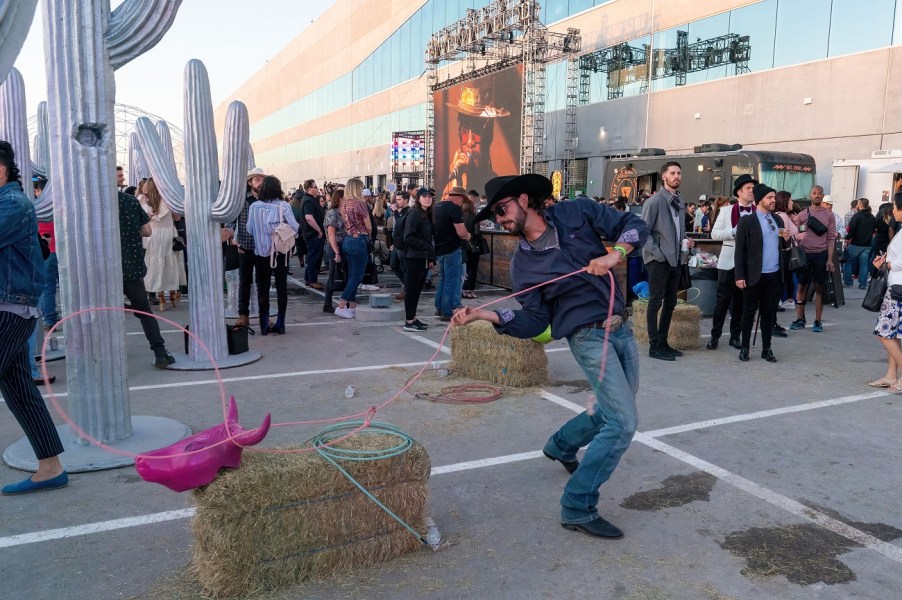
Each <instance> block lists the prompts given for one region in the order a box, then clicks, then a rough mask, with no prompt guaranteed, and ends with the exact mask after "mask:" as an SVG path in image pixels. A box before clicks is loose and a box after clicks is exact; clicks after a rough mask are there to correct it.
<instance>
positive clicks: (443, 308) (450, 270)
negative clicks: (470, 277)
mask: <svg viewBox="0 0 902 600" xmlns="http://www.w3.org/2000/svg"><path fill="white" fill-rule="evenodd" d="M462 261H463V258H462V256H461V250H460V248H458V249H457V250H455V251H454V252H451V253H449V254H442V255H441V256H438V257H436V262H437V263H438V268H439V269H441V273H442V277H441V279H439V282H438V286H437V287H436V288H435V310H437V311H438V312H440V313H442V314H443V315H445V316H446V317H450V316H451V315H452V314H453V313H454V309H455V308H457V307H458V306H461V303H460V294H461V292H462V291H463V286H464V281H463V277H464V269H463V262H462Z"/></svg>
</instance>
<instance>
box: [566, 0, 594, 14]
mask: <svg viewBox="0 0 902 600" xmlns="http://www.w3.org/2000/svg"><path fill="white" fill-rule="evenodd" d="M593 4H594V2H593V0H570V3H569V5H568V7H567V14H568V15H575V14H576V13H578V12H582V11H584V10H586V9H589V8H592V5H593Z"/></svg>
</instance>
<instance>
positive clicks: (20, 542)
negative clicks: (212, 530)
mask: <svg viewBox="0 0 902 600" xmlns="http://www.w3.org/2000/svg"><path fill="white" fill-rule="evenodd" d="M540 456H542V453H541V452H521V453H520V454H508V455H507V456H496V457H493V458H484V459H482V460H473V461H468V462H462V463H456V464H451V465H445V466H443V467H433V468H432V472H431V473H430V475H444V474H446V473H456V472H458V471H469V470H472V469H482V468H485V467H493V466H495V465H503V464H508V463H513V462H520V461H524V460H532V459H533V458H539V457H540ZM196 511H197V509H196V508H193V507H192V508H184V509H181V510H170V511H166V512H159V513H153V514H149V515H140V516H137V517H125V518H123V519H113V520H111V521H100V522H98V523H88V524H87V525H76V526H74V527H62V528H60V529H47V530H45V531H35V532H33V533H23V534H20V535H11V536H8V537H3V538H0V548H12V547H14V546H24V545H26V544H36V543H38V542H47V541H51V540H60V539H64V538H71V537H78V536H82V535H91V534H94V533H103V532H105V531H115V530H116V529H128V528H130V527H140V526H142V525H150V524H152V523H164V522H166V521H176V520H179V519H189V518H191V517H193V516H194V513H195V512H196Z"/></svg>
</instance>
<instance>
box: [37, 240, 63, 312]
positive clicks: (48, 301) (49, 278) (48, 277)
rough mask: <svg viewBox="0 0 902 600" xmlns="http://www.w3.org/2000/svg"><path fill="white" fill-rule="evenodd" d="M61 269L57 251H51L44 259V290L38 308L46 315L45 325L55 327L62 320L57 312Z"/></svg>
mask: <svg viewBox="0 0 902 600" xmlns="http://www.w3.org/2000/svg"><path fill="white" fill-rule="evenodd" d="M59 278H60V270H59V263H58V262H57V259H56V252H51V253H50V256H48V257H47V260H45V261H44V290H43V291H42V292H41V298H40V300H39V301H38V308H39V309H40V310H41V314H42V315H44V325H48V326H50V327H53V326H54V325H56V322H57V321H59V320H60V315H59V313H58V312H56V288H57V287H58V286H59Z"/></svg>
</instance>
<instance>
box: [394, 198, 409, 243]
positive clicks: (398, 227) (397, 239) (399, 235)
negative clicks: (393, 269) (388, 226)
mask: <svg viewBox="0 0 902 600" xmlns="http://www.w3.org/2000/svg"><path fill="white" fill-rule="evenodd" d="M409 214H410V209H408V211H407V212H406V213H404V214H403V215H401V216H399V217H397V218H396V219H395V229H394V231H392V242H393V243H394V246H395V250H399V251H401V252H403V251H404V249H405V248H406V246H405V244H404V227H405V226H406V225H407V215H409Z"/></svg>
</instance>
